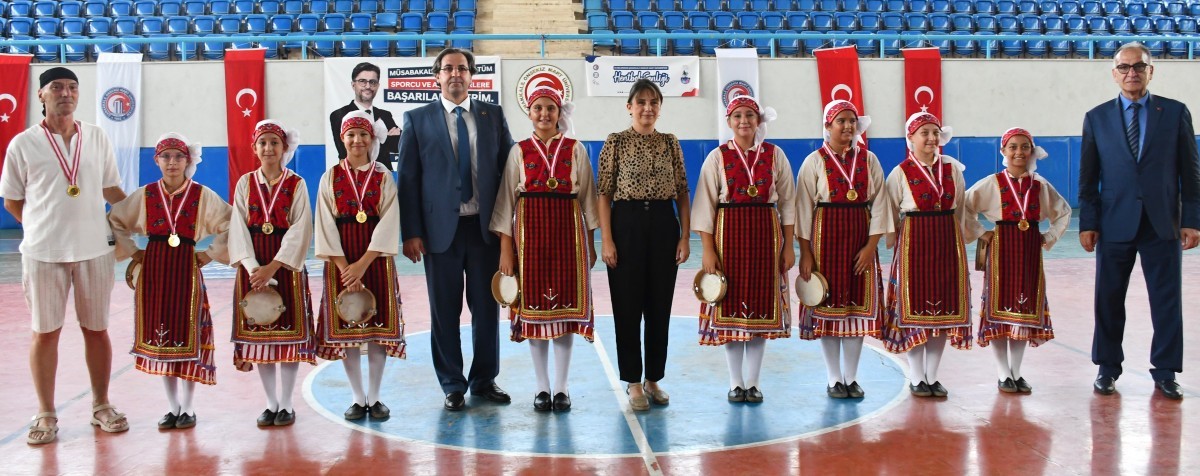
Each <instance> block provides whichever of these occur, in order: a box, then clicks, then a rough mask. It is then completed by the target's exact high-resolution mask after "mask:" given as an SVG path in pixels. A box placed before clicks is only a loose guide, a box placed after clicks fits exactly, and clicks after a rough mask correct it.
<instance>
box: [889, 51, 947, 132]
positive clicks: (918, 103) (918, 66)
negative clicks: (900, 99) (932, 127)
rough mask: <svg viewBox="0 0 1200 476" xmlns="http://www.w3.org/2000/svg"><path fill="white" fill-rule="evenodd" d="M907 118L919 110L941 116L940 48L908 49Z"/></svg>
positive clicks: (906, 59)
mask: <svg viewBox="0 0 1200 476" xmlns="http://www.w3.org/2000/svg"><path fill="white" fill-rule="evenodd" d="M900 53H901V54H903V55H904V118H903V120H906V121H907V120H908V116H911V115H913V114H915V113H918V112H928V113H930V114H933V115H934V116H937V117H938V119H941V120H943V123H944V121H945V118H944V117H942V53H941V51H939V50H938V49H937V48H905V49H902V50H900Z"/></svg>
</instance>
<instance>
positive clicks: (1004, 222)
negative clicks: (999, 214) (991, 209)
mask: <svg viewBox="0 0 1200 476" xmlns="http://www.w3.org/2000/svg"><path fill="white" fill-rule="evenodd" d="M1020 223H1021V222H1020V221H1018V220H1000V221H998V222H996V224H997V225H1011V226H1017V225H1019V224H1020ZM1039 224H1041V222H1039V221H1037V220H1029V226H1031V227H1033V228H1037V227H1038V225H1039Z"/></svg>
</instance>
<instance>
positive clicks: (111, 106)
mask: <svg viewBox="0 0 1200 476" xmlns="http://www.w3.org/2000/svg"><path fill="white" fill-rule="evenodd" d="M96 70H97V71H96V97H97V98H100V100H99V101H98V102H97V103H96V124H97V125H99V126H100V128H101V129H104V132H105V133H106V134H108V141H109V142H110V143H112V147H113V152H115V153H116V156H117V171H118V172H120V173H121V189H123V190H125V193H129V192H132V191H134V190H136V189H137V188H138V186H139V185H140V184H141V182H142V181H141V178H140V177H139V176H138V173H139V171H138V169H139V167H138V163H139V162H140V161H141V159H140V157H139V155H140V153H141V152H140V151H141V145H142V134H141V130H142V119H141V118H142V112H141V106H142V105H141V104H139V101H141V99H142V55H141V53H100V57H99V58H97V59H96Z"/></svg>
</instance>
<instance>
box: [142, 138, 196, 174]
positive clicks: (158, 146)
mask: <svg viewBox="0 0 1200 476" xmlns="http://www.w3.org/2000/svg"><path fill="white" fill-rule="evenodd" d="M168 139H175V140H177V141H180V142H183V144H184V146H185V147H187V150H184V151H182V152H184V153H186V154H187V155H188V164H187V168H185V169H183V175H184V176H185V177H187V178H188V179H191V178H192V177H194V176H195V175H196V166H197V165H200V162H203V161H204V158H203V157H201V153H202V152H203V149H202V148H201V147H200V143H199V142H192V141H189V140H188V138H187V137H184V136H183V134H180V133H178V132H168V133H166V134H163V135H161V136H159V138H158V141H157V142H155V146H154V155H156V156H157V155H158V154H159V152H161V150H162V145H163V141H166V140H168ZM168 148H171V149H176V148H177V147H168Z"/></svg>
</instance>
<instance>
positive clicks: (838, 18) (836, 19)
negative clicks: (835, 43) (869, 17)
mask: <svg viewBox="0 0 1200 476" xmlns="http://www.w3.org/2000/svg"><path fill="white" fill-rule="evenodd" d="M833 27H834V29H836V30H837V31H847V32H849V31H856V30H858V14H857V13H851V12H837V13H834V14H833Z"/></svg>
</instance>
